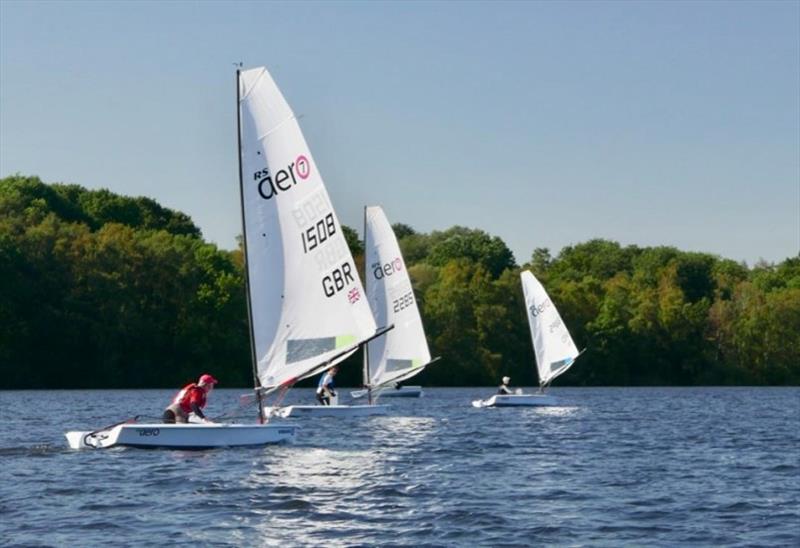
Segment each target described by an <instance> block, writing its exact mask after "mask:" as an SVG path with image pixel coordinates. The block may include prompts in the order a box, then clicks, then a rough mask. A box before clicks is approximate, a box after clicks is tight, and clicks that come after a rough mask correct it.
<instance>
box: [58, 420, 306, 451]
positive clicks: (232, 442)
mask: <svg viewBox="0 0 800 548" xmlns="http://www.w3.org/2000/svg"><path fill="white" fill-rule="evenodd" d="M296 430H297V427H296V426H291V425H288V426H287V425H273V424H157V423H156V424H121V425H119V426H115V427H114V428H111V429H109V430H104V431H101V432H98V433H96V434H93V435H92V432H67V433H66V436H67V443H69V446H70V448H71V449H84V448H95V449H105V448H108V447H115V446H126V447H143V448H170V449H209V448H214V447H239V446H247V445H267V444H273V443H281V442H286V441H291V440H293V439H294V436H295V432H296Z"/></svg>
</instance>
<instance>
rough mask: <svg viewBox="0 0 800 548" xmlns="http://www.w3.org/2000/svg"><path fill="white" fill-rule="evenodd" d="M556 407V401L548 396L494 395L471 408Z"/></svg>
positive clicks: (473, 403) (475, 402)
mask: <svg viewBox="0 0 800 548" xmlns="http://www.w3.org/2000/svg"><path fill="white" fill-rule="evenodd" d="M548 405H558V400H557V399H556V398H554V397H553V396H550V395H548V394H508V395H501V394H495V395H494V396H492V397H491V398H489V399H486V400H475V401H473V402H472V406H473V407H541V406H548Z"/></svg>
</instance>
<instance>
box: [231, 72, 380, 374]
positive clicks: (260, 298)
mask: <svg viewBox="0 0 800 548" xmlns="http://www.w3.org/2000/svg"><path fill="white" fill-rule="evenodd" d="M240 86H241V88H240V91H241V94H240V99H239V113H240V119H241V127H240V132H241V133H240V140H241V150H240V154H241V164H242V181H243V184H242V187H243V188H242V193H243V202H244V206H243V210H244V211H243V214H244V226H245V233H246V241H247V248H246V253H247V257H246V259H247V260H246V264H247V268H248V274H249V278H250V280H251V284H250V300H251V304H252V322H253V333H254V338H255V354H256V362H257V375H258V379H259V381H260V382H261V385H262V386H263V387H265V388H270V387H275V386H280V385H282V384H284V383H286V382H288V381H291V380H292V379H299V378H303V377H305V376H308V375H309V374H312V373H309V372H314V371H316V370H318V369H319V368H320V367H323V366H324V365H325V364H330V365H333V364H335V363H337V362H339V361H341V360H343V359H345V358H347V356H349V355H350V354H352V352H354V351H355V350H356V349H357V347H358V345H359V344H361V343H363V342H364V341H365V340H367V339H368V338H369V337H371V336H372V335H373V334H374V333H375V330H376V325H375V320H374V319H373V317H372V313H371V311H370V308H369V304H368V303H367V300H366V297H365V292H364V289H363V286H362V285H361V280H360V279H359V277H358V273H357V272H356V267H355V263H354V262H353V257H352V255H351V253H350V250H349V248H348V247H347V242H346V240H345V238H344V233H343V231H342V227H341V225H340V223H339V220H338V217H337V216H336V212H335V211H334V209H333V206H332V204H331V201H330V197H329V195H328V192H327V190H326V188H325V184H324V182H323V180H322V177H321V176H320V174H319V170H318V169H317V165H316V163H315V162H314V158H313V156H312V155H311V152H310V151H309V148H308V145H307V143H306V141H305V139H304V137H303V134H302V132H301V130H300V126H299V125H298V122H297V119H296V117H295V115H294V113H293V112H292V109H291V108H290V107H289V104H288V103H287V102H286V100H285V99H284V97H283V95H282V94H281V92H280V90H279V89H278V87H277V86H276V85H275V82H274V81H273V79H272V77H271V76H270V74H269V72H268V71H267V70H266V69H265V68H263V67H262V68H256V69H250V70H244V71H241V73H240ZM255 280H257V282H255ZM350 346H352V347H353V348H352V350H349V349H348V348H349V347H350Z"/></svg>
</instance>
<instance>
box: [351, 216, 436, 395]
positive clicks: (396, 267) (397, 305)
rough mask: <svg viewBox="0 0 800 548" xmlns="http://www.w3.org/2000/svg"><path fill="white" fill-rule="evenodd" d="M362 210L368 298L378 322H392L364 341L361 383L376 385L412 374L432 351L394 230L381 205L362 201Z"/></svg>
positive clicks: (429, 356) (428, 358) (417, 371)
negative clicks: (365, 357) (382, 333)
mask: <svg viewBox="0 0 800 548" xmlns="http://www.w3.org/2000/svg"><path fill="white" fill-rule="evenodd" d="M365 216H366V219H365V232H366V234H365V247H366V251H365V253H366V255H365V257H366V259H365V260H366V265H365V272H366V278H367V280H366V284H367V296H368V298H369V304H370V307H371V308H372V313H373V314H374V316H375V321H376V322H377V323H378V325H391V324H394V326H395V328H394V329H393V330H392V331H390V332H389V333H387V334H386V336H384V337H379V338H377V339H375V340H372V341H370V342H369V343H368V344H367V349H368V360H366V364H365V367H367V368H368V369H367V370H366V371H365V375H364V380H365V384H367V385H369V386H371V387H380V386H381V385H383V384H387V383H391V382H393V381H401V380H405V379H408V378H410V377H413V376H414V375H416V374H417V373H419V372H420V371H422V370H423V368H424V366H425V365H427V364H428V363H429V362H430V361H431V354H430V351H429V350H428V343H427V341H426V340H425V331H424V329H423V327H422V319H421V318H420V315H419V310H418V309H417V302H416V299H415V298H414V290H413V289H412V287H411V280H410V279H409V277H408V271H407V270H406V266H405V263H404V262H403V256H402V254H401V253H400V246H399V245H398V244H397V238H395V235H394V231H392V227H391V225H390V224H389V221H388V220H387V218H386V215H385V214H384V213H383V210H382V209H381V208H380V207H377V206H370V207H367V208H366V211H365Z"/></svg>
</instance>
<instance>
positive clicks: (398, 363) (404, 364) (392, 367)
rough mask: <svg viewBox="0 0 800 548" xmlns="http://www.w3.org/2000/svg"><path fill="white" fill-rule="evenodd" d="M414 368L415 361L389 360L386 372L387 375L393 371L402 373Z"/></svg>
mask: <svg viewBox="0 0 800 548" xmlns="http://www.w3.org/2000/svg"><path fill="white" fill-rule="evenodd" d="M412 367H414V360H398V359H395V358H389V359H388V360H386V369H385V370H384V371H385V372H386V373H391V372H393V371H402V370H403V369H410V368H412Z"/></svg>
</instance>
